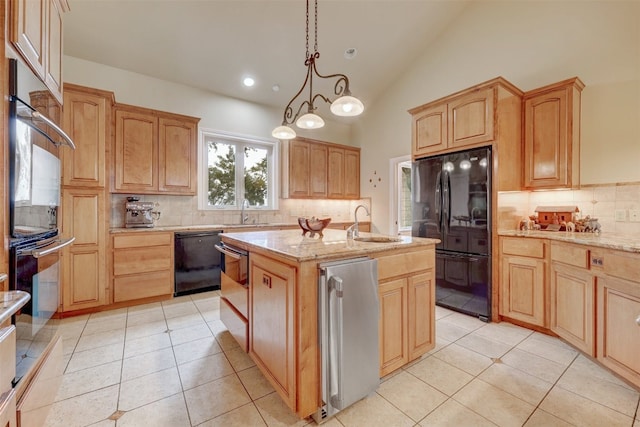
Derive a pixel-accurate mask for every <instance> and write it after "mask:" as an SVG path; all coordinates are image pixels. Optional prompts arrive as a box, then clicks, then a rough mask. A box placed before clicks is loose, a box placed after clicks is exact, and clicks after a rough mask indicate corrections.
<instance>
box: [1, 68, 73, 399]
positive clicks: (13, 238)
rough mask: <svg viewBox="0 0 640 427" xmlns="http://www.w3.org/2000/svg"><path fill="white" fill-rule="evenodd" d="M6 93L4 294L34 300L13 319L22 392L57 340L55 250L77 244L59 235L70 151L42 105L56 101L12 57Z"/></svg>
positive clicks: (17, 381) (70, 145) (57, 266)
mask: <svg viewBox="0 0 640 427" xmlns="http://www.w3.org/2000/svg"><path fill="white" fill-rule="evenodd" d="M9 95H10V99H9V101H10V102H9V162H10V163H9V196H10V197H9V212H10V215H9V223H10V233H11V235H10V239H9V251H10V261H9V289H12V290H22V291H25V292H28V293H29V294H30V295H31V300H30V301H29V302H28V303H27V304H26V305H25V306H24V307H23V308H22V309H21V310H20V311H19V312H18V313H16V315H15V316H14V317H13V319H12V321H13V323H14V324H15V326H16V331H17V340H18V346H17V353H18V354H17V355H16V356H17V357H16V365H17V366H16V378H15V379H14V385H16V386H18V387H20V385H19V384H20V383H21V382H23V383H28V382H29V380H30V378H31V376H32V375H33V373H34V371H35V368H36V366H37V365H38V363H39V361H40V359H41V356H42V355H43V354H44V353H45V352H47V351H48V348H49V347H51V345H52V344H53V342H54V339H55V338H56V336H57V321H56V320H55V319H54V318H53V317H54V314H55V313H56V311H57V310H58V306H59V300H60V273H61V266H60V252H61V250H62V248H64V247H65V246H67V245H69V244H71V243H72V242H73V240H74V239H73V238H70V239H64V240H63V239H61V237H60V234H59V224H58V212H59V206H60V193H61V167H60V166H61V165H60V163H61V162H60V157H59V151H60V150H65V149H74V148H75V146H74V144H73V142H72V141H71V139H70V138H69V137H68V136H67V135H66V134H65V133H64V132H63V131H62V130H61V129H60V127H59V126H58V124H56V122H55V120H53V119H50V118H49V117H48V115H49V110H50V109H51V104H50V103H49V101H46V102H42V100H43V99H45V100H52V99H53V98H52V97H51V95H49V93H48V91H47V90H46V88H45V86H44V84H43V83H42V82H41V81H40V80H39V79H38V78H37V77H36V76H35V75H34V74H33V73H32V72H31V71H30V70H29V69H28V68H27V67H26V66H25V65H24V64H23V63H22V62H19V61H17V60H15V59H9ZM56 108H57V109H58V111H59V107H58V106H56ZM23 385H24V384H23Z"/></svg>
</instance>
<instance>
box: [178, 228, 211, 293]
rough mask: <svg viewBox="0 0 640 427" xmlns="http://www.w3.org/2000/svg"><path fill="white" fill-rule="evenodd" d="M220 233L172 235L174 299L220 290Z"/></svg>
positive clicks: (205, 232) (202, 232) (201, 232)
mask: <svg viewBox="0 0 640 427" xmlns="http://www.w3.org/2000/svg"><path fill="white" fill-rule="evenodd" d="M220 233H222V231H221V230H216V231H198V232H184V233H175V240H174V249H175V250H174V256H175V292H174V296H179V295H187V294H194V293H197V292H205V291H212V290H217V289H220V262H221V256H220V255H221V254H220V252H218V251H217V250H216V248H215V245H216V244H219V243H220Z"/></svg>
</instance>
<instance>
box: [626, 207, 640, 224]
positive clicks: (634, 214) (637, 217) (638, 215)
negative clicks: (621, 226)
mask: <svg viewBox="0 0 640 427" xmlns="http://www.w3.org/2000/svg"><path fill="white" fill-rule="evenodd" d="M629 221H632V222H640V211H636V210H630V211H629Z"/></svg>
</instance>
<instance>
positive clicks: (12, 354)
mask: <svg viewBox="0 0 640 427" xmlns="http://www.w3.org/2000/svg"><path fill="white" fill-rule="evenodd" d="M16 354H17V353H16V328H15V326H13V325H10V326H7V327H5V328H0V366H2V370H1V371H0V396H1V395H2V394H3V393H6V392H8V391H9V390H11V388H12V385H11V381H13V379H14V378H15V376H16ZM0 425H2V424H0Z"/></svg>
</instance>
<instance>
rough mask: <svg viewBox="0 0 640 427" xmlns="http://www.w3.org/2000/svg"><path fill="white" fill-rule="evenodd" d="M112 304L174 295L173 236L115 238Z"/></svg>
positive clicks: (151, 234) (149, 234)
mask: <svg viewBox="0 0 640 427" xmlns="http://www.w3.org/2000/svg"><path fill="white" fill-rule="evenodd" d="M112 264H113V265H112V268H113V270H112V271H113V302H123V301H130V300H136V299H140V298H149V297H155V296H162V295H171V294H172V293H173V287H174V279H173V233H171V232H139V233H123V234H117V235H114V236H113V263H112Z"/></svg>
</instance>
